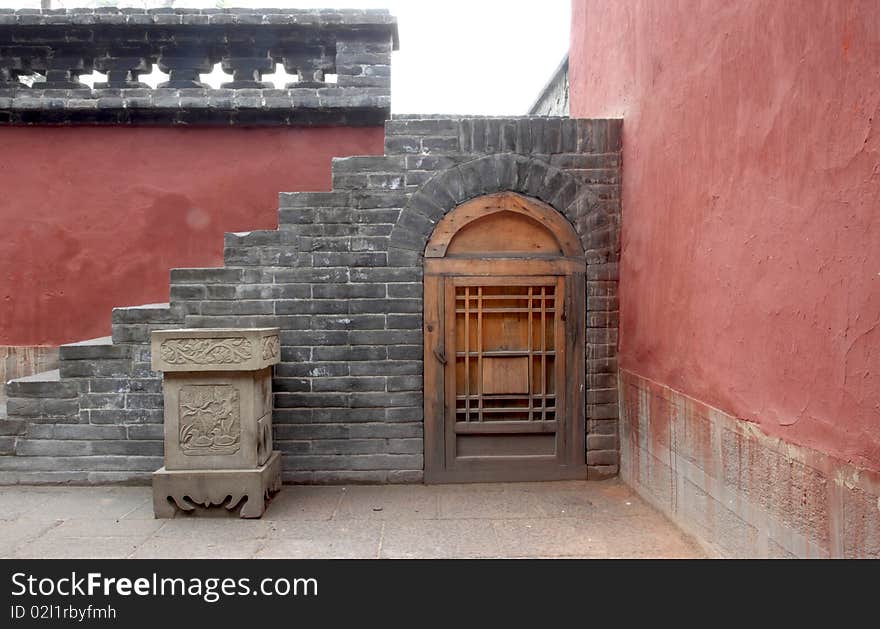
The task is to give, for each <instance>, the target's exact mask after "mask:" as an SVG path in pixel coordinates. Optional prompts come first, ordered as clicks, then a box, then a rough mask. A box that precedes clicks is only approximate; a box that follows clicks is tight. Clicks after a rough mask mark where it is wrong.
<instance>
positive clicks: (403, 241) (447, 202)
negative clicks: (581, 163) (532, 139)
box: [389, 153, 613, 262]
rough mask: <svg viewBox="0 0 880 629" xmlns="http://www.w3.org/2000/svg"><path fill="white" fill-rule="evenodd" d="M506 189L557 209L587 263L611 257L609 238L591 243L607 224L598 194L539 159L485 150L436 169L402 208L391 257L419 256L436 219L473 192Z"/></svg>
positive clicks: (395, 229) (394, 232)
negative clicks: (577, 239)
mask: <svg viewBox="0 0 880 629" xmlns="http://www.w3.org/2000/svg"><path fill="white" fill-rule="evenodd" d="M507 191H510V192H518V193H520V194H524V195H527V196H530V197H534V198H536V199H539V200H541V201H543V202H545V203H547V204H548V205H550V206H551V207H553V208H554V209H556V210H557V211H558V212H560V213H561V214H562V215H563V216H564V217H565V218H566V219H567V220H568V221H569V222H570V223H571V224H572V226H574V228H575V231H576V232H577V233H578V236H579V237H580V239H581V244H582V245H583V246H584V250H585V251H586V252H587V261H588V262H590V261H593V262H599V261H605V260H607V259H608V258H609V257H610V255H611V253H612V251H611V245H612V244H613V243H612V242H611V240H610V239H609V241H608V243H607V244H608V245H609V247H608V248H607V249H608V250H607V251H602V250H600V249H598V248H597V245H599V244H601V243H599V242H594V240H595V237H594V235H595V233H596V231H595V228H596V227H598V228H600V229H604V228H605V227H606V226H607V223H608V221H607V220H605V219H607V218H608V217H605V216H603V206H602V204H601V203H600V201H599V199H598V198H597V196H596V195H595V194H594V193H593V192H591V191H590V190H588V189H587V186H585V185H583V184H582V182H580V181H578V179H577V178H575V177H574V176H572V175H571V174H569V173H567V172H565V171H564V170H562V169H560V168H556V167H555V166H553V165H551V164H548V163H547V162H546V161H544V160H541V159H536V158H534V157H525V156H522V155H516V154H512V153H498V154H494V155H486V156H482V157H479V158H477V159H473V160H470V161H467V162H464V163H462V164H458V165H455V166H451V167H449V168H446V169H444V170H441V171H438V172H437V173H436V174H435V175H434V176H433V177H431V178H430V179H429V180H428V181H427V182H425V183H424V184H423V185H422V186H421V188H419V190H418V191H417V192H415V193H414V194H413V195H412V197H411V198H410V200H409V203H407V205H406V207H404V208H403V210H402V211H401V214H400V217H399V219H398V221H397V224H396V225H395V226H394V229H393V230H392V232H391V237H390V241H389V254H390V256H393V255H394V253H395V250H397V251H398V252H401V253H404V257H410V256H411V255H412V252H417V253H418V254H419V255H421V254H422V253H423V252H424V250H425V246H426V245H427V242H428V239H429V238H430V236H431V233H432V232H433V230H434V227H435V226H436V224H437V222H438V221H439V220H440V219H441V218H443V216H445V215H446V213H447V212H449V211H451V210H452V209H453V208H455V207H457V206H458V205H460V204H461V203H464V202H465V201H468V200H470V199H473V198H475V197H479V196H482V195H485V194H492V193H496V192H507ZM603 233H604V232H603ZM603 249H604V247H603ZM401 250H402V251H401ZM405 252H409V255H408V256H407V255H406V253H405Z"/></svg>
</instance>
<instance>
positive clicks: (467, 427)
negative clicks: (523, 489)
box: [424, 192, 586, 483]
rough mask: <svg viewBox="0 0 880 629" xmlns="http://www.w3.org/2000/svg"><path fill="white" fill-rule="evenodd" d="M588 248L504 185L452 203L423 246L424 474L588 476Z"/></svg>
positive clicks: (434, 477)
mask: <svg viewBox="0 0 880 629" xmlns="http://www.w3.org/2000/svg"><path fill="white" fill-rule="evenodd" d="M584 270H585V269H584V252H583V248H582V247H581V244H580V241H579V239H578V237H577V234H576V233H575V232H574V229H573V228H572V227H571V225H570V224H569V223H568V222H567V221H566V220H565V219H564V218H563V217H562V216H561V215H560V214H559V213H558V212H556V211H555V210H554V209H553V208H552V207H550V206H549V205H546V204H544V203H541V202H540V201H537V200H535V199H531V198H528V197H525V196H522V195H519V194H515V193H512V192H503V193H498V194H490V195H486V196H482V197H478V198H476V199H472V200H471V201H468V202H466V203H463V204H462V205H460V206H458V207H456V208H455V209H454V210H452V211H451V212H449V213H448V214H447V215H446V216H444V217H443V219H441V220H440V222H439V223H438V224H437V226H436V227H435V229H434V232H433V234H432V235H431V238H430V240H429V241H428V245H427V247H426V249H425V269H424V271H425V275H424V282H425V301H424V308H425V314H424V325H425V335H424V339H425V347H424V357H425V358H424V360H425V481H426V482H429V483H430V482H484V481H508V480H553V479H564V478H586V465H585V448H584V386H585V381H584V329H585V322H584V317H585V308H586V297H585V292H584Z"/></svg>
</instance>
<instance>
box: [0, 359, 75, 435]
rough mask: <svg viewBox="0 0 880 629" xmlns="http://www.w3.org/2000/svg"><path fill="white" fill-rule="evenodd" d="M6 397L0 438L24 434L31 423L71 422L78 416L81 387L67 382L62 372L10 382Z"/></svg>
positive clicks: (50, 372) (47, 373)
mask: <svg viewBox="0 0 880 629" xmlns="http://www.w3.org/2000/svg"><path fill="white" fill-rule="evenodd" d="M6 394H7V396H8V397H7V402H6V413H7V417H6V418H5V419H4V420H2V421H0V435H19V434H23V433H24V432H25V430H26V428H27V424H28V423H29V422H33V421H39V422H46V421H59V422H70V421H76V419H77V418H78V415H79V399H78V397H79V386H78V385H77V383H76V382H70V381H66V380H64V379H63V378H62V377H61V373H60V370H59V369H53V370H52V371H44V372H42V373H38V374H34V375H32V376H26V377H24V378H16V379H15V380H10V381H9V382H8V383H7V384H6Z"/></svg>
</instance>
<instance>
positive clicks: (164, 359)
mask: <svg viewBox="0 0 880 629" xmlns="http://www.w3.org/2000/svg"><path fill="white" fill-rule="evenodd" d="M151 344H152V346H151V357H152V358H151V359H152V368H153V370H154V371H162V372H164V378H163V390H164V394H165V467H163V468H161V469H159V470H158V471H157V472H155V473H154V474H153V511H154V513H155V515H156V517H157V518H168V517H173V516H174V515H175V513H176V512H177V511H178V509H180V510H183V511H195V510H196V509H197V508H199V507H205V508H208V507H212V506H222V507H225V508H226V509H227V510H229V511H233V510H238V511H239V515H240V516H241V517H243V518H258V517H260V516H261V515H262V514H263V511H264V510H265V498H266V497H267V496H268V494H269V492H273V491H278V490H279V489H280V488H281V454H280V452H277V451H273V450H272V365H274V364H276V363H278V362H279V361H280V353H281V352H280V343H279V329H278V328H245V329H185V330H157V331H154V332H153V333H152V337H151Z"/></svg>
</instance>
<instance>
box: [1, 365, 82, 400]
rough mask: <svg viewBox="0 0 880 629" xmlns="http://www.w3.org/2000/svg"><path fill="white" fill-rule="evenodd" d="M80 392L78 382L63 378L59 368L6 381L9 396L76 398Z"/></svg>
mask: <svg viewBox="0 0 880 629" xmlns="http://www.w3.org/2000/svg"><path fill="white" fill-rule="evenodd" d="M78 392H79V391H78V388H77V386H76V384H74V383H70V382H64V381H63V380H62V379H61V372H60V370H59V369H53V370H51V371H43V372H41V373H36V374H34V375H32V376H25V377H24V378H16V379H14V380H10V381H9V382H7V383H6V395H7V397H9V398H41V397H52V398H75V397H76V396H77V394H78Z"/></svg>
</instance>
